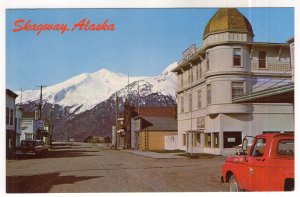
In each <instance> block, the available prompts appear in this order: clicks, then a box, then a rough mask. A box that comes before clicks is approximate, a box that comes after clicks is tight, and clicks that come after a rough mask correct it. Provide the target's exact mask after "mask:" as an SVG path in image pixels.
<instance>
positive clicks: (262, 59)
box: [258, 51, 267, 68]
mask: <svg viewBox="0 0 300 197" xmlns="http://www.w3.org/2000/svg"><path fill="white" fill-rule="evenodd" d="M258 68H267V65H266V51H259V52H258Z"/></svg>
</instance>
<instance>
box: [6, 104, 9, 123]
mask: <svg viewBox="0 0 300 197" xmlns="http://www.w3.org/2000/svg"><path fill="white" fill-rule="evenodd" d="M6 124H9V108H8V107H6Z"/></svg>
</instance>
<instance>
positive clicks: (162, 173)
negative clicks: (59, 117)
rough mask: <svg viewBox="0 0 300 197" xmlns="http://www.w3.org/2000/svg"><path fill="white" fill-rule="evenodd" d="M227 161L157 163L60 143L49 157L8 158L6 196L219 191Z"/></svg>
mask: <svg viewBox="0 0 300 197" xmlns="http://www.w3.org/2000/svg"><path fill="white" fill-rule="evenodd" d="M224 159H225V158H224V157H221V156H216V157H214V158H210V159H189V158H186V157H182V158H176V159H155V158H149V157H144V156H141V155H135V154H133V153H130V152H126V151H118V150H104V149H101V148H99V147H98V146H96V145H95V144H88V143H74V144H73V145H56V146H54V148H53V149H52V150H50V151H49V153H48V155H47V156H45V157H41V158H35V157H31V156H27V157H23V158H20V159H19V160H7V163H6V175H7V178H6V180H7V185H6V190H7V192H8V193H28V192H29V193H48V192H64V193H68V192H72V193H79V192H215V191H226V185H225V184H223V183H221V182H220V176H221V165H222V163H223V162H224Z"/></svg>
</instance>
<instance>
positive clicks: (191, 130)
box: [173, 8, 294, 155]
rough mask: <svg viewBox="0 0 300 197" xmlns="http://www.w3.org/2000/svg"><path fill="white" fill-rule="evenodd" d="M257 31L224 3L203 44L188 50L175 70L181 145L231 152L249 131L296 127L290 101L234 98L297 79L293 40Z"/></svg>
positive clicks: (207, 30)
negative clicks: (270, 38) (260, 38)
mask: <svg viewBox="0 0 300 197" xmlns="http://www.w3.org/2000/svg"><path fill="white" fill-rule="evenodd" d="M279 28H280V27H279ZM253 37H254V34H253V31H252V27H251V24H250V23H249V21H248V20H247V18H246V17H245V16H243V15H242V14H241V13H240V12H239V11H238V10H237V9H232V8H222V9H219V10H218V11H217V12H216V14H215V15H214V16H213V17H212V18H211V20H210V21H209V22H208V23H207V25H206V28H205V31H204V34H203V44H202V46H200V47H199V48H196V47H195V45H193V46H192V47H190V48H189V49H187V50H186V51H185V52H184V53H183V59H182V61H180V62H179V63H178V66H177V67H176V68H175V69H174V70H173V72H176V73H177V76H178V88H177V92H176V95H177V103H178V110H177V111H178V148H179V149H181V150H186V151H187V152H194V153H199V152H200V153H211V154H216V155H228V154H232V153H233V152H234V149H233V147H235V146H237V145H239V144H241V143H242V138H243V137H244V136H246V135H252V136H255V135H257V134H260V133H265V132H293V131H294V122H293V118H294V117H293V105H292V104H291V103H280V102H278V103H272V102H270V103H234V102H233V99H235V98H237V97H239V96H242V95H244V94H248V93H253V92H257V91H261V90H264V89H267V88H272V87H276V86H282V85H288V84H291V83H292V74H291V65H290V48H289V44H288V43H262V42H254V41H253Z"/></svg>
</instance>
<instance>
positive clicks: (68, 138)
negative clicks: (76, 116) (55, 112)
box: [67, 125, 70, 144]
mask: <svg viewBox="0 0 300 197" xmlns="http://www.w3.org/2000/svg"><path fill="white" fill-rule="evenodd" d="M67 132H68V136H67V140H68V144H69V143H70V130H69V125H68V130H67Z"/></svg>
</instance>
